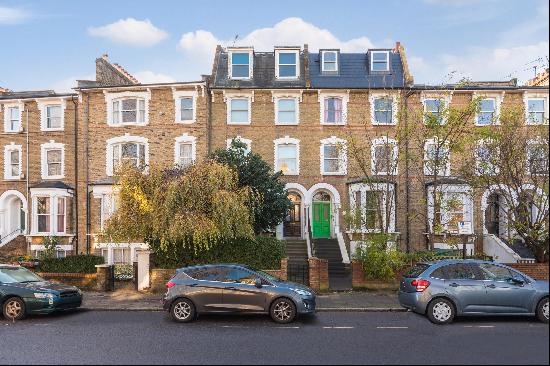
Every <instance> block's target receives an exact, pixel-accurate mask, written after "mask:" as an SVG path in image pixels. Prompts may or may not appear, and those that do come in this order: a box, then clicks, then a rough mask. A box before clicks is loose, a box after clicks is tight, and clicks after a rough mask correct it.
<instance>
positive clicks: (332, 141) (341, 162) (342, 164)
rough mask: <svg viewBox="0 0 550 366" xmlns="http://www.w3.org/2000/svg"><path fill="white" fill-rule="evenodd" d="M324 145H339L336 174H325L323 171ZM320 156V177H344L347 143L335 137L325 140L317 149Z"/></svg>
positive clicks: (346, 166) (346, 167) (346, 168)
mask: <svg viewBox="0 0 550 366" xmlns="http://www.w3.org/2000/svg"><path fill="white" fill-rule="evenodd" d="M326 145H329V146H330V145H336V146H338V145H340V148H338V161H339V166H340V170H339V171H337V172H326V171H325V146H326ZM319 156H320V172H321V175H346V174H347V172H348V149H347V141H346V140H344V139H341V138H338V137H336V136H331V137H329V138H326V139H322V140H321V146H320V149H319Z"/></svg>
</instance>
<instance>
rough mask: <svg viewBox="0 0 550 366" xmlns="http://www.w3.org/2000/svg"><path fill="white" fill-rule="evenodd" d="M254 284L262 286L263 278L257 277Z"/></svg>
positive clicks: (258, 286)
mask: <svg viewBox="0 0 550 366" xmlns="http://www.w3.org/2000/svg"><path fill="white" fill-rule="evenodd" d="M254 286H256V287H257V288H262V279H261V278H259V277H256V279H255V280H254Z"/></svg>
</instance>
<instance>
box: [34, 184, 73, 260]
mask: <svg viewBox="0 0 550 366" xmlns="http://www.w3.org/2000/svg"><path fill="white" fill-rule="evenodd" d="M39 197H46V198H49V199H50V212H49V214H48V215H49V216H50V231H48V232H39V231H38V198H39ZM71 197H73V195H72V194H71V193H70V192H69V191H68V190H65V189H58V188H31V202H32V220H31V235H33V236H70V235H68V234H67V217H68V214H69V213H68V204H67V200H68V199H69V198H71ZM58 198H64V199H65V214H64V220H65V222H64V225H63V227H64V229H65V230H64V231H63V232H59V231H57V219H58V212H57V200H58ZM65 250H66V249H65ZM69 250H70V249H69Z"/></svg>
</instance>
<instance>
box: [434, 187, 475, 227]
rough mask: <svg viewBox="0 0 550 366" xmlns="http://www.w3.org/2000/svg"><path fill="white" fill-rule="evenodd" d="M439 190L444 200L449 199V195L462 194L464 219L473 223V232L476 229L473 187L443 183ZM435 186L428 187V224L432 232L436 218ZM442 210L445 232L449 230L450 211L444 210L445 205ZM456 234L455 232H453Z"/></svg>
mask: <svg viewBox="0 0 550 366" xmlns="http://www.w3.org/2000/svg"><path fill="white" fill-rule="evenodd" d="M438 190H439V191H440V192H441V193H442V194H443V200H447V198H446V197H447V196H450V195H456V194H460V195H462V204H463V212H462V214H463V217H464V221H467V222H468V221H469V222H471V223H472V233H473V231H475V225H474V201H473V197H472V189H471V187H469V186H468V185H466V184H443V185H440V186H439V187H438ZM433 192H434V186H429V187H428V207H427V208H428V224H429V229H430V232H433V222H434V218H435V207H434V195H433ZM441 210H442V211H441V212H442V216H443V217H442V220H441V221H442V226H443V231H444V232H449V231H448V230H449V228H448V221H449V212H446V211H444V210H445V207H442V208H441ZM453 234H454V233H453Z"/></svg>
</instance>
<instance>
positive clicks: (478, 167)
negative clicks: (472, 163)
mask: <svg viewBox="0 0 550 366" xmlns="http://www.w3.org/2000/svg"><path fill="white" fill-rule="evenodd" d="M491 142H492V141H491V139H481V140H479V141H477V143H476V147H475V148H476V151H475V157H476V175H481V169H482V167H481V163H482V162H481V161H480V159H479V153H478V151H479V149H482V148H483V147H484V145H487V144H488V143H491ZM497 151H498V153H499V154H500V149H497ZM494 170H495V172H494V174H491V175H497V174H499V173H500V167H499V166H495V167H494Z"/></svg>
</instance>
